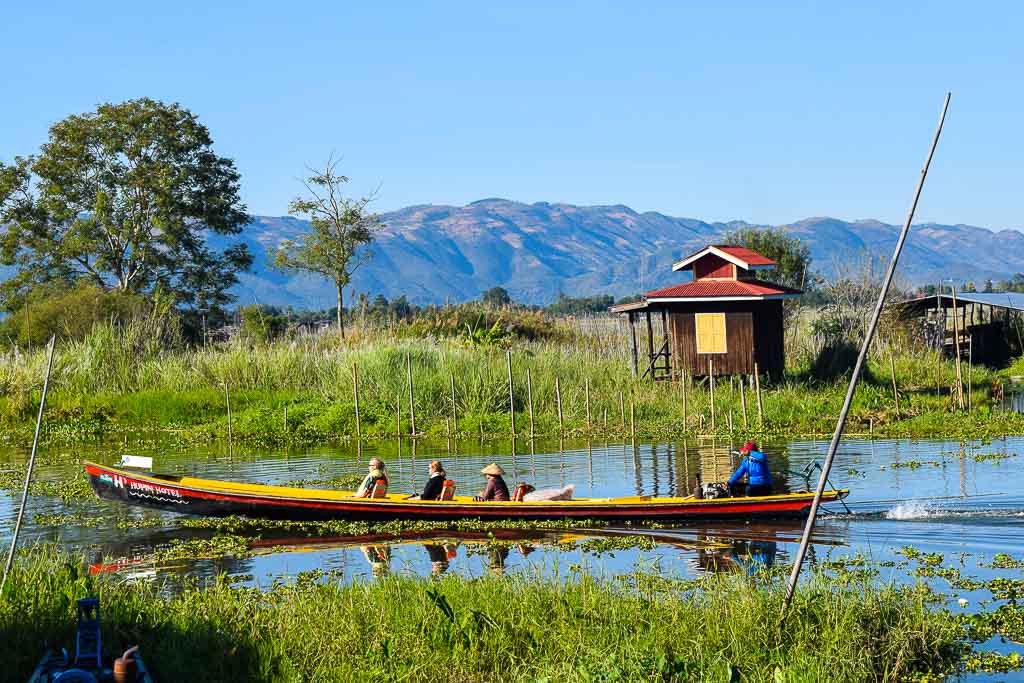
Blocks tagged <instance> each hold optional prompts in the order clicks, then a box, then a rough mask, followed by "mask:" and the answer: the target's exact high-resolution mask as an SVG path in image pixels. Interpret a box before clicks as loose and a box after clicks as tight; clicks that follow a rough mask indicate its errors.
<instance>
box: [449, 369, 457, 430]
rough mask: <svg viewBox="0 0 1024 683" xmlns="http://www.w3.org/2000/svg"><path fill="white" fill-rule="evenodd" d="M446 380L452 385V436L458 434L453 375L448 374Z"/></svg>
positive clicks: (451, 373)
mask: <svg viewBox="0 0 1024 683" xmlns="http://www.w3.org/2000/svg"><path fill="white" fill-rule="evenodd" d="M448 379H450V380H451V385H452V432H453V433H454V434H458V433H459V415H458V413H457V412H456V409H455V373H454V372H449V373H448Z"/></svg>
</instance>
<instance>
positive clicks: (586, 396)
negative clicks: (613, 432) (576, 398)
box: [583, 377, 590, 434]
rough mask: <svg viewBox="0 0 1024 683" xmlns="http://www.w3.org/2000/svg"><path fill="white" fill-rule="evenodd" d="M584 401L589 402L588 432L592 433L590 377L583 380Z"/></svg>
mask: <svg viewBox="0 0 1024 683" xmlns="http://www.w3.org/2000/svg"><path fill="white" fill-rule="evenodd" d="M583 391H584V401H585V403H586V404H587V434H589V433H590V378H589V377H587V378H585V379H584V380H583Z"/></svg>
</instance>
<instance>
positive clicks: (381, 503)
mask: <svg viewBox="0 0 1024 683" xmlns="http://www.w3.org/2000/svg"><path fill="white" fill-rule="evenodd" d="M85 468H86V472H87V474H88V475H89V483H90V484H91V485H92V488H93V490H94V491H95V492H96V495H98V496H99V497H100V498H105V499H107V500H115V501H120V502H124V503H128V504H131V505H142V506H145V507H151V508H157V509H160V510H170V511H173V512H180V513H183V514H193V515H206V516H211V517H225V516H228V515H245V516H248V517H260V518H269V519H291V520H326V519H352V520H355V519H369V520H387V519H423V520H453V519H477V518H479V519H523V520H543V519H602V520H632V521H667V520H683V519H709V518H710V519H728V518H732V519H744V520H753V519H772V518H778V517H803V516H804V515H806V514H807V511H808V510H809V508H810V505H811V501H812V499H813V498H814V494H813V493H810V492H806V491H804V492H799V493H782V494H777V495H771V496H755V497H746V498H720V499H715V500H701V499H698V498H695V497H693V496H685V497H672V498H667V497H666V498H657V497H654V496H622V497H617V498H573V499H572V500H557V501H522V502H515V501H503V502H494V501H487V502H479V501H474V500H473V499H472V498H471V497H470V496H454V497H453V498H452V499H451V500H418V499H413V498H412V497H411V496H408V495H404V494H398V493H389V494H387V495H386V496H384V497H382V498H358V497H357V496H356V494H355V493H354V492H352V491H328V490H321V489H302V488H292V487H286V486H265V485H262V484H239V483H233V482H224V481H216V480H213V479H196V478H192V477H179V476H173V475H167V474H142V473H140V472H136V471H131V470H126V469H123V468H117V467H108V466H105V465H97V464H96V463H92V462H86V463H85ZM847 493H848V491H847V490H845V489H843V490H837V491H827V492H825V496H824V498H823V499H822V500H823V501H824V502H829V501H833V500H839V499H841V498H843V497H845V496H846V495H847Z"/></svg>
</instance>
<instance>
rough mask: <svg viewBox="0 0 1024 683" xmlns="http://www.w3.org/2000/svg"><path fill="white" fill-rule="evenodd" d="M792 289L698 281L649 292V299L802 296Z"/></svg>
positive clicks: (754, 283)
mask: <svg viewBox="0 0 1024 683" xmlns="http://www.w3.org/2000/svg"><path fill="white" fill-rule="evenodd" d="M800 293H801V292H800V290H799V289H792V288H790V287H785V286H783V285H777V284H775V283H772V282H765V281H763V280H697V281H695V282H685V283H683V284H681V285H674V286H672V287H666V288H664V289H656V290H654V291H653V292H647V293H646V294H644V297H645V298H647V299H688V298H703V297H716V296H749V297H762V296H772V295H777V294H800Z"/></svg>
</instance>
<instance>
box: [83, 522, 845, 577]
mask: <svg viewBox="0 0 1024 683" xmlns="http://www.w3.org/2000/svg"><path fill="white" fill-rule="evenodd" d="M845 530H846V524H845V523H837V522H834V521H826V522H825V523H823V524H822V525H821V526H820V527H818V528H817V529H816V530H815V536H814V544H815V545H818V546H822V545H827V546H839V545H846V543H845ZM801 531H802V528H801V526H800V525H799V524H794V523H788V524H787V523H784V522H777V523H762V524H741V523H738V524H733V525H715V526H700V527H698V526H692V525H689V526H679V527H674V528H664V529H662V528H659V529H644V528H636V527H632V528H630V527H604V528H599V529H571V530H570V529H562V530H555V529H491V530H489V531H488V532H478V531H464V530H458V529H443V530H415V531H405V532H398V533H387V534H384V533H380V534H371V535H364V536H355V535H352V536H331V537H294V536H280V537H276V538H275V537H272V536H271V537H254V538H252V539H251V540H250V541H249V543H248V552H247V554H246V556H243V557H231V556H228V557H220V556H216V557H215V556H211V557H193V558H189V559H184V560H183V559H175V560H173V561H167V562H159V563H158V562H154V560H153V559H152V558H153V551H154V550H158V549H160V548H163V547H166V546H167V545H168V544H170V543H171V542H172V541H178V540H181V531H180V530H177V531H172V530H166V531H160V532H149V533H148V534H146V535H143V537H142V538H138V537H137V538H135V539H134V540H132V541H131V542H128V543H117V544H110V545H107V546H105V547H103V548H102V549H101V551H100V555H99V556H98V557H97V561H96V563H95V564H93V565H92V566H91V571H92V572H93V573H97V574H98V573H118V574H121V575H122V576H126V577H133V578H138V579H143V578H159V579H173V578H176V577H177V578H184V577H186V576H199V577H204V576H205V577H212V576H215V575H222V574H223V575H232V576H236V577H240V580H243V581H244V580H246V579H245V578H244V577H245V576H249V577H257V576H268V575H272V576H276V577H282V578H284V577H287V576H295V575H298V574H301V573H303V572H304V571H311V570H326V571H328V572H329V574H330V576H332V577H333V579H334V580H337V579H340V580H342V581H346V582H347V581H355V580H359V577H366V576H367V575H369V576H372V577H374V578H380V577H384V576H387V575H389V574H391V573H393V572H397V573H406V574H419V575H423V576H433V577H439V576H442V575H444V574H446V573H449V572H450V571H452V567H453V566H455V567H457V571H458V572H459V573H461V574H469V575H473V574H475V573H476V571H477V570H475V569H474V568H479V569H482V570H484V571H486V572H488V573H490V574H492V575H494V576H503V575H505V573H506V572H507V571H509V569H510V562H514V565H512V566H514V567H515V568H517V569H521V568H523V567H532V569H533V570H539V571H541V572H548V573H551V574H552V575H554V574H558V573H560V571H561V570H560V569H559V566H561V567H565V566H572V565H574V564H576V563H577V562H579V561H580V560H585V558H588V557H589V558H596V560H595V562H594V563H593V564H590V566H591V567H592V568H593V569H594V570H595V571H597V572H601V571H613V572H618V571H620V570H625V571H629V570H631V569H633V568H635V566H636V562H637V561H638V560H639V559H640V558H641V557H642V555H646V554H650V553H654V554H656V555H657V556H658V557H659V562H660V563H661V565H660V566H661V567H663V568H668V567H671V566H675V567H676V568H677V569H678V570H679V571H681V572H683V573H688V574H691V575H697V574H701V573H709V572H710V573H719V572H733V573H735V572H744V573H746V574H749V575H754V574H757V573H758V571H759V570H760V569H762V568H766V569H767V568H771V567H772V566H774V565H775V563H776V559H777V558H779V556H780V555H781V556H782V557H781V558H779V559H780V561H784V558H785V556H786V555H787V554H788V552H790V551H791V550H792V548H793V547H795V544H796V543H797V542H798V541H799V538H800V532H801ZM421 546H422V549H420V547H421ZM513 551H514V552H513ZM536 551H541V552H540V553H539V559H538V558H537V557H530V556H531V555H532V554H533V553H535V552H536ZM562 557H565V558H566V560H567V562H565V563H562V562H561V561H560V559H559V558H562ZM513 558H515V559H513ZM424 560H427V562H424ZM585 561H586V562H589V560H585ZM367 565H369V570H370V571H369V572H367V571H366V568H367ZM428 567H429V569H428ZM669 571H672V570H671V569H670V570H669ZM249 580H251V581H254V582H257V583H258V581H256V579H255V578H250V579H249ZM172 583H173V581H172ZM183 585H184V584H183ZM172 590H173V589H172Z"/></svg>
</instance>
